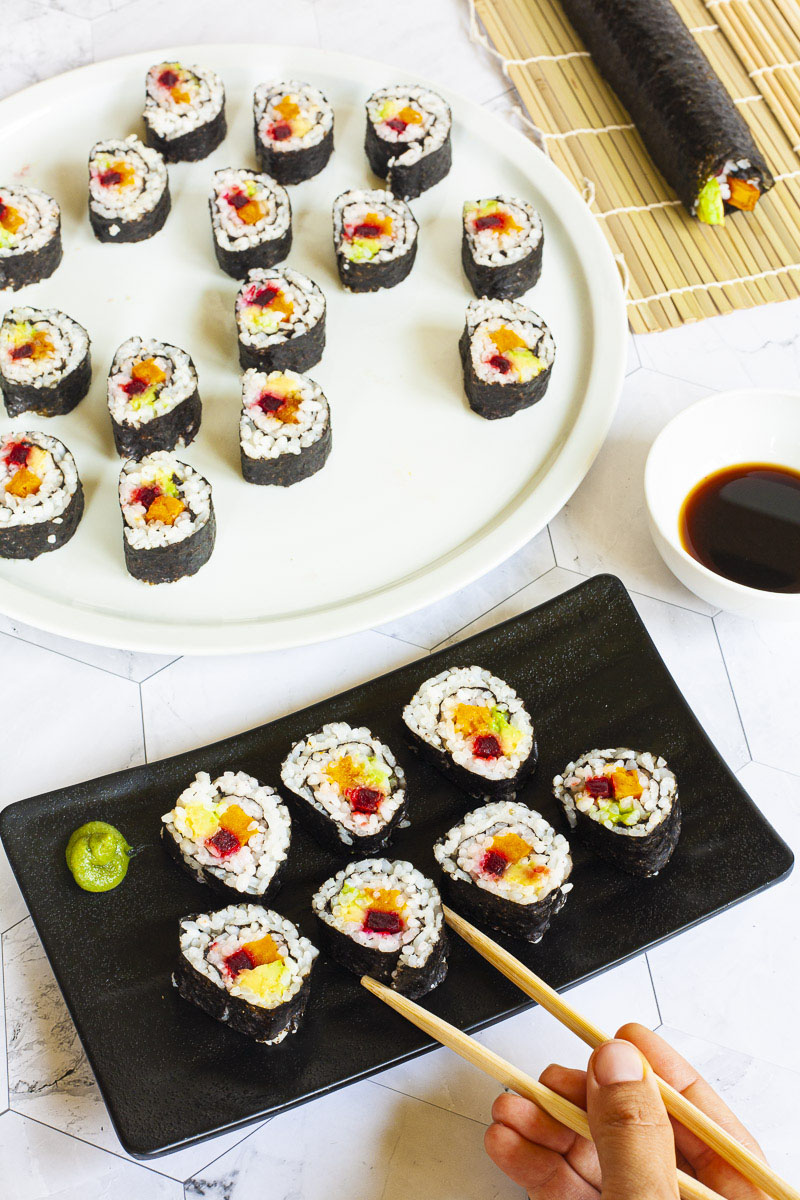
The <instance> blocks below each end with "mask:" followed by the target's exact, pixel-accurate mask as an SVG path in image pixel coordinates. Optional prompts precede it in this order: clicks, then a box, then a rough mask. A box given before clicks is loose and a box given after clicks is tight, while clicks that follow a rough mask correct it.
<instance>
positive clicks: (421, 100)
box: [364, 86, 452, 200]
mask: <svg viewBox="0 0 800 1200" xmlns="http://www.w3.org/2000/svg"><path fill="white" fill-rule="evenodd" d="M450 125H451V119H450V108H449V105H447V104H445V102H444V100H443V99H442V97H441V96H437V94H436V92H431V91H429V90H428V89H427V88H422V87H403V86H399V87H388V88H381V89H380V90H379V91H377V92H373V93H372V95H371V96H370V98H369V99H368V100H367V137H366V141H365V143H364V149H365V151H366V155H367V158H368V160H369V165H370V166H371V167H372V170H373V171H374V172H375V174H376V175H379V176H380V177H381V179H385V180H386V181H387V183H388V185H389V191H390V192H392V193H393V194H394V195H395V196H399V197H400V198H401V199H402V200H413V199H414V198H415V197H416V196H421V195H422V193H423V192H425V191H427V189H428V188H431V187H433V186H434V184H436V183H439V182H440V180H442V179H444V177H445V175H446V174H447V173H448V171H449V170H450V166H451V163H452V151H451V147H450Z"/></svg>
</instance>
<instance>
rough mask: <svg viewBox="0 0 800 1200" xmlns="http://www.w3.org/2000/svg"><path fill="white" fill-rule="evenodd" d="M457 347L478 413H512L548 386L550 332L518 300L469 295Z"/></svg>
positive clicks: (527, 405)
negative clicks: (472, 298) (464, 321)
mask: <svg viewBox="0 0 800 1200" xmlns="http://www.w3.org/2000/svg"><path fill="white" fill-rule="evenodd" d="M458 348H459V352H460V354H461V364H462V367H463V371H464V391H465V392H466V395H467V399H468V401H469V405H470V408H471V409H472V410H473V412H476V413H477V414H478V416H479V417H485V418H486V419H487V420H489V421H494V420H497V419H499V418H502V417H510V416H513V414H514V413H517V412H520V411H521V410H522V409H524V408H530V407H531V405H533V404H536V402H537V401H538V400H541V398H542V396H543V395H544V394H545V392H546V391H547V385H548V384H549V382H550V373H551V371H552V369H553V363H554V362H555V357H556V347H555V342H554V341H553V335H552V334H551V332H550V330H549V329H548V328H547V325H546V324H545V323H544V321H543V320H542V318H541V317H540V316H538V314H537V313H535V312H534V311H533V310H532V309H530V308H527V307H526V306H525V305H524V304H520V303H519V301H517V300H472V301H471V302H470V304H469V305H468V307H467V322H466V325H465V327H464V332H463V333H462V335H461V340H460V341H459V343H458Z"/></svg>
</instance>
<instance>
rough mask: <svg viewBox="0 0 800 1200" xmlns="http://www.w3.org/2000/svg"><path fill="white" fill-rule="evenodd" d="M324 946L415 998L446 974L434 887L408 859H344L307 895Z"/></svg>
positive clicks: (440, 915) (439, 908)
mask: <svg viewBox="0 0 800 1200" xmlns="http://www.w3.org/2000/svg"><path fill="white" fill-rule="evenodd" d="M311 904H312V907H313V909H314V913H315V914H316V916H317V919H318V921H319V926H318V927H319V940H320V942H321V944H322V947H323V949H324V950H325V951H326V952H327V953H328V954H330V956H331V958H335V959H336V961H337V962H338V963H340V964H341V966H343V967H346V968H347V970H348V971H353V972H354V973H355V974H356V975H371V976H372V977H373V978H374V979H377V980H379V982H381V983H385V984H387V986H389V987H392V988H394V990H395V991H397V992H402V993H403V995H405V996H409V997H411V998H412V999H415V998H417V997H419V996H424V995H425V993H426V992H429V991H431V990H432V989H433V988H435V987H436V986H437V985H438V984H440V983H441V982H442V980H443V979H444V977H445V975H446V974H447V950H448V941H447V933H446V931H445V927H444V915H443V913H442V902H441V900H440V898H439V893H438V891H437V890H436V888H435V887H434V885H433V883H432V882H431V880H430V879H427V878H426V877H425V876H424V875H423V874H422V872H421V871H418V870H417V869H416V867H414V866H412V864H411V863H409V862H402V861H399V862H389V860H388V859H385V858H368V859H365V860H364V861H362V862H354V863H349V864H348V866H346V867H345V868H344V870H343V871H339V873H338V874H337V875H334V876H333V877H332V878H331V879H328V880H326V881H325V883H323V885H322V887H321V888H320V889H319V891H318V892H317V893H316V895H315V896H314V898H313V900H312V901H311Z"/></svg>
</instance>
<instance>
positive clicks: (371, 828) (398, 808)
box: [281, 721, 406, 857]
mask: <svg viewBox="0 0 800 1200" xmlns="http://www.w3.org/2000/svg"><path fill="white" fill-rule="evenodd" d="M281 779H282V780H283V783H284V786H285V787H286V788H288V790H289V791H290V792H292V793H293V794H294V795H295V796H297V797H299V799H300V800H301V801H302V802H303V803H302V806H301V809H300V812H301V815H302V817H303V819H304V820H305V822H306V824H307V825H308V828H309V829H310V831H311V832H312V833H313V834H314V837H316V839H317V840H318V841H319V842H320V843H321V844H322V845H323V846H326V847H327V848H328V849H330V850H334V851H336V852H338V853H340V854H347V855H349V856H350V857H353V856H354V855H359V854H374V853H375V851H376V850H381V849H383V847H384V846H386V845H387V844H388V842H389V841H390V840H391V837H392V834H393V833H394V832H395V830H396V829H397V827H398V825H399V824H400V822H401V821H402V820H403V818H404V817H405V815H406V777H405V772H404V771H403V768H402V767H401V766H400V764H399V763H398V762H397V759H396V758H395V756H394V754H393V753H392V751H391V750H390V749H389V747H388V746H386V745H384V743H383V742H381V741H379V740H378V738H376V737H375V736H374V734H372V733H371V732H370V730H369V729H364V728H359V729H353V728H351V726H350V725H347V724H346V723H345V722H344V721H335V722H332V723H331V724H329V725H323V727H322V729H320V730H318V732H316V733H310V734H308V736H307V737H305V738H303V739H302V740H301V741H299V742H297V743H296V744H295V745H294V746H292V749H291V751H290V752H289V754H288V755H287V757H286V758H285V759H284V761H283V764H282V766H281Z"/></svg>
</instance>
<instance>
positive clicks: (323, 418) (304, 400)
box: [239, 367, 332, 487]
mask: <svg viewBox="0 0 800 1200" xmlns="http://www.w3.org/2000/svg"><path fill="white" fill-rule="evenodd" d="M331 440H332V439H331V414H330V409H329V407H328V401H327V400H326V399H325V396H324V395H323V393H322V388H321V387H320V386H319V384H318V383H314V380H313V379H309V378H308V377H307V376H306V375H298V374H297V373H296V372H295V371H271V372H270V373H269V374H267V373H266V372H264V371H256V370H254V369H253V368H252V367H251V368H250V370H249V371H245V373H244V376H243V378H242V415H241V418H240V420H239V448H240V451H241V459H242V475H243V476H244V478H245V479H246V480H247V482H248V483H258V484H273V485H277V486H278V487H290V486H291V485H292V484H293V483H299V481H300V480H301V479H308V477H309V476H310V475H314V474H316V472H317V471H320V470H321V469H322V468H323V467H324V466H325V463H326V462H327V460H328V455H329V454H330V452H331Z"/></svg>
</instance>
